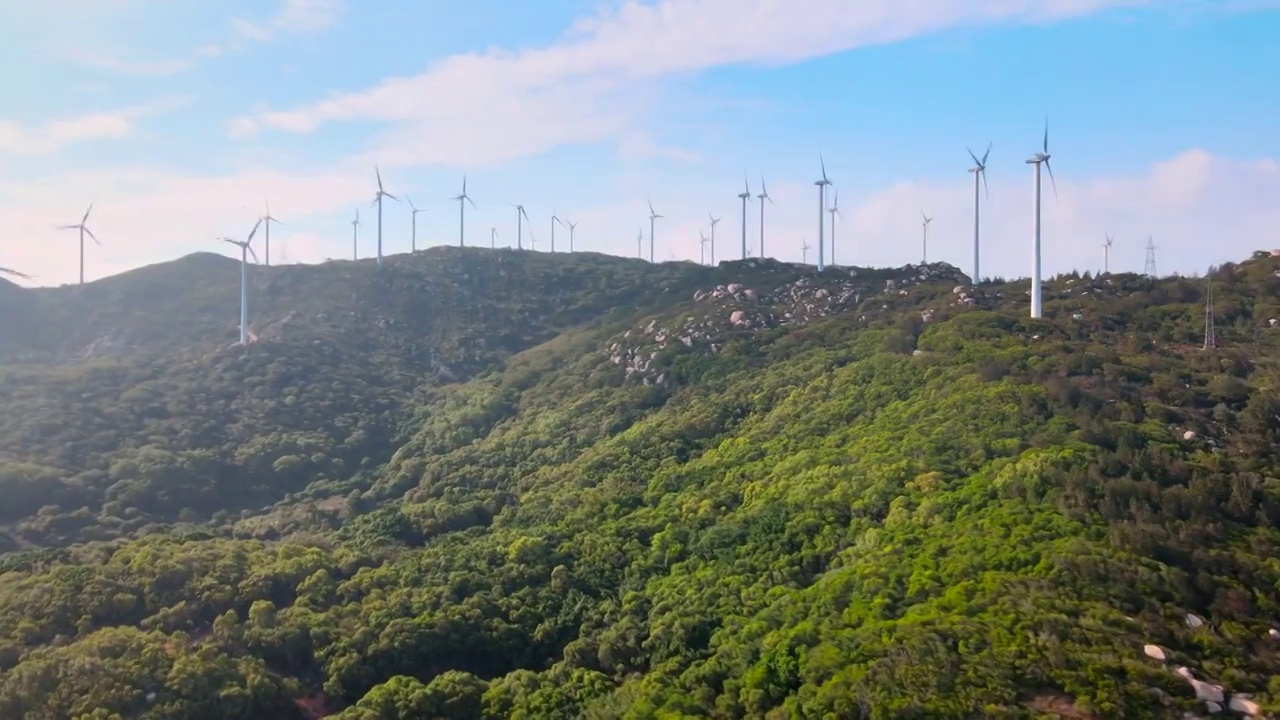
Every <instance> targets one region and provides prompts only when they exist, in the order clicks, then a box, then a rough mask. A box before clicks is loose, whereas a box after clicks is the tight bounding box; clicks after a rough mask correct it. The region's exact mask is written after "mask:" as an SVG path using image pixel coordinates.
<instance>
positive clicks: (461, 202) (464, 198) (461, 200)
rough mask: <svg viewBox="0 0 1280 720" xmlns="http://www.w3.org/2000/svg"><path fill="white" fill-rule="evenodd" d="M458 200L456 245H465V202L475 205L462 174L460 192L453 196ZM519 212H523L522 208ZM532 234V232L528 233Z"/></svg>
mask: <svg viewBox="0 0 1280 720" xmlns="http://www.w3.org/2000/svg"><path fill="white" fill-rule="evenodd" d="M453 199H454V200H457V201H458V247H466V242H465V240H464V238H465V237H466V227H467V203H471V207H475V206H476V201H475V200H472V199H471V196H470V195H467V176H466V175H465V174H464V175H463V176H462V194H460V195H457V196H455V197H454V198H453ZM520 212H524V209H523V208H522V209H521V210H520ZM530 234H532V233H530Z"/></svg>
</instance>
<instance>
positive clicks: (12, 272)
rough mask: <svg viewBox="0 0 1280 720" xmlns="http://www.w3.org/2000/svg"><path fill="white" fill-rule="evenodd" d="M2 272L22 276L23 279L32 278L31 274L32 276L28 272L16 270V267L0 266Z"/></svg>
mask: <svg viewBox="0 0 1280 720" xmlns="http://www.w3.org/2000/svg"><path fill="white" fill-rule="evenodd" d="M0 273H4V274H5V275H12V276H14V277H20V278H22V279H23V280H30V279H31V276H30V275H28V274H26V273H21V272H18V271H17V270H14V269H12V268H6V267H0Z"/></svg>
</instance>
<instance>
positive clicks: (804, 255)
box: [800, 237, 809, 265]
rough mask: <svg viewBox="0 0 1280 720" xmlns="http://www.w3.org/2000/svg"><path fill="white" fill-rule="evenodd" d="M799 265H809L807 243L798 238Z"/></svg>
mask: <svg viewBox="0 0 1280 720" xmlns="http://www.w3.org/2000/svg"><path fill="white" fill-rule="evenodd" d="M800 264H801V265H808V264H809V241H808V240H805V239H804V238H803V237H802V238H800Z"/></svg>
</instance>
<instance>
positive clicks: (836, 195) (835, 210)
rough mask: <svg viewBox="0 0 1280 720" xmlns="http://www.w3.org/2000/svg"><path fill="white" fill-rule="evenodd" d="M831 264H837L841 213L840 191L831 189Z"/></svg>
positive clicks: (829, 210)
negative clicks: (837, 220) (838, 217)
mask: <svg viewBox="0 0 1280 720" xmlns="http://www.w3.org/2000/svg"><path fill="white" fill-rule="evenodd" d="M827 212H829V213H831V264H832V265H835V264H836V217H837V216H839V215H840V191H839V190H832V191H831V208H830V209H828V210H827Z"/></svg>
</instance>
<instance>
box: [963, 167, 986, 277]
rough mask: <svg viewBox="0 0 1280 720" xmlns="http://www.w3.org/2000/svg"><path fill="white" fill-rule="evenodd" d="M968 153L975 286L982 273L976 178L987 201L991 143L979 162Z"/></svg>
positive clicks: (978, 196)
mask: <svg viewBox="0 0 1280 720" xmlns="http://www.w3.org/2000/svg"><path fill="white" fill-rule="evenodd" d="M965 150H968V151H969V157H971V158H973V167H971V168H969V172H971V173H973V284H974V286H977V284H978V283H980V282H982V273H981V271H980V266H979V264H978V262H979V252H978V247H979V244H978V238H979V232H978V231H979V218H980V217H981V216H980V215H979V212H978V211H979V198H980V197H981V196H980V195H979V194H978V178H982V189H983V190H985V191H986V195H987V199H990V198H991V188H989V187H987V157H988V156H990V155H991V143H987V151H986V152H984V153H982V159H981V160H979V159H978V156H977V155H974V154H973V151H972V150H969V148H965Z"/></svg>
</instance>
